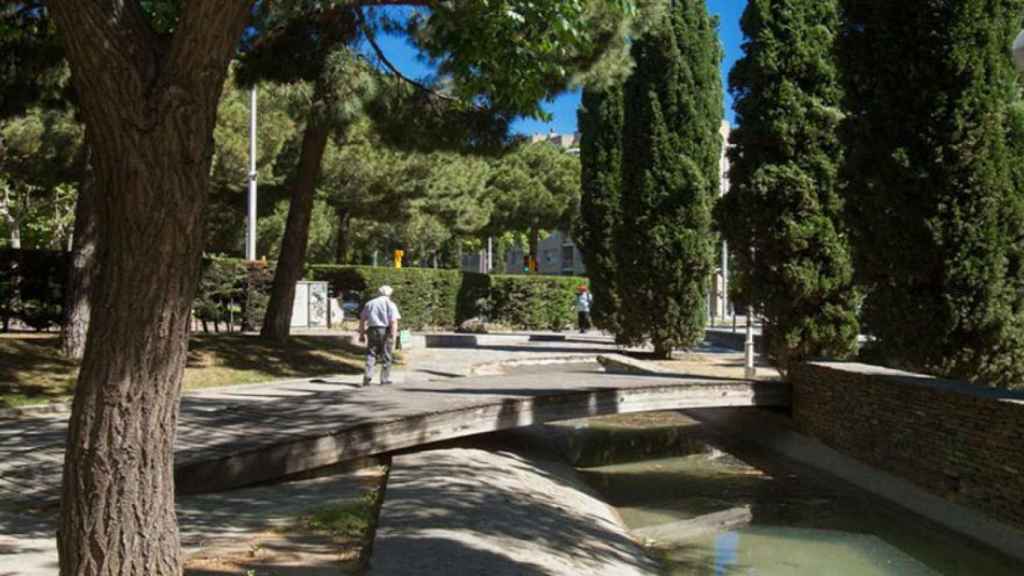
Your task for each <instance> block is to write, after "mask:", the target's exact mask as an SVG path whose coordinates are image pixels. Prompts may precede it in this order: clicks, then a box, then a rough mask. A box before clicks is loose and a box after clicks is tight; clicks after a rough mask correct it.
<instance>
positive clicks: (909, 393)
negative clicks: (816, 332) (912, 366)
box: [790, 362, 1024, 528]
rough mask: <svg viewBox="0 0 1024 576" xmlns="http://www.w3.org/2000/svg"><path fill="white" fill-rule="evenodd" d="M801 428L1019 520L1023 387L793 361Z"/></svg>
mask: <svg viewBox="0 0 1024 576" xmlns="http://www.w3.org/2000/svg"><path fill="white" fill-rule="evenodd" d="M790 376H791V381H792V384H793V419H794V422H795V424H796V426H797V428H798V429H799V431H800V432H802V433H804V434H806V435H809V436H813V437H815V438H817V439H818V440H820V441H822V442H823V443H825V444H827V445H828V446H830V447H832V448H834V449H836V450H839V451H840V452H843V453H845V454H847V455H849V456H852V457H854V458H856V459H858V460H860V461H862V462H865V463H867V464H870V465H872V466H874V467H876V468H879V469H882V470H885V471H887V472H891V473H893V474H895V475H897V476H900V477H902V478H905V479H907V480H909V481H910V482H913V483H914V484H916V485H918V486H920V487H922V488H924V489H925V490H927V491H929V492H931V493H933V494H936V495H938V496H941V497H943V498H945V499H946V500H949V501H951V502H954V503H957V504H960V505H963V506H967V507H970V508H973V509H976V510H978V511H980V512H982V513H984V514H986V515H988V516H990V517H992V518H994V519H996V520H999V521H1002V522H1004V523H1007V524H1009V525H1011V526H1015V527H1017V528H1024V394H1021V393H1014V392H1006V391H1001V390H992V389H985V388H978V387H975V386H971V385H968V384H964V383H961V382H954V381H949V380H941V379H937V378H931V377H928V376H922V375H917V374H911V373H908V372H900V371H897V370H889V369H886V368H879V367H876V366H868V365H865V364H852V363H826V362H819V363H810V364H803V365H800V366H797V367H794V368H793V369H792V371H791V374H790Z"/></svg>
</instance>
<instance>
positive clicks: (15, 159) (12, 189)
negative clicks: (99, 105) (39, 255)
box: [0, 107, 85, 249]
mask: <svg viewBox="0 0 1024 576" xmlns="http://www.w3.org/2000/svg"><path fill="white" fill-rule="evenodd" d="M83 138H84V130H83V128H82V126H81V124H79V123H78V122H77V121H76V120H75V118H74V116H73V115H72V114H71V113H70V112H68V111H62V110H56V109H44V108H39V107H33V108H30V109H29V110H27V111H26V112H25V113H24V114H22V115H19V116H14V117H10V118H7V119H2V120H0V232H3V240H0V242H3V241H6V239H7V238H8V237H14V236H19V237H20V238H21V247H25V248H48V249H59V248H61V247H63V246H66V245H67V243H68V238H69V236H70V234H71V229H72V226H73V223H74V205H75V197H76V196H77V188H78V182H79V180H80V179H81V175H82V171H83V168H84V161H85V154H84V151H83V148H82V147H83Z"/></svg>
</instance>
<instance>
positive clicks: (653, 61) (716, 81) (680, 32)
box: [616, 0, 723, 357]
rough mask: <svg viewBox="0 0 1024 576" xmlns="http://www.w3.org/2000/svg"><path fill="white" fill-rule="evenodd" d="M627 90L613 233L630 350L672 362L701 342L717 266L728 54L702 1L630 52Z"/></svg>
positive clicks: (623, 337)
mask: <svg viewBox="0 0 1024 576" xmlns="http://www.w3.org/2000/svg"><path fill="white" fill-rule="evenodd" d="M632 51H633V58H634V60H635V62H636V69H635V71H634V73H633V75H632V76H631V77H630V79H629V80H628V81H627V82H626V86H625V88H624V94H625V98H624V99H625V110H624V122H623V153H622V182H623V184H622V191H621V207H622V226H621V227H620V229H619V233H618V234H617V237H618V241H617V242H616V259H617V261H618V265H619V273H620V275H619V292H620V294H621V295H622V303H621V314H620V330H619V332H618V334H617V335H616V336H617V339H618V340H619V341H620V342H622V343H624V344H639V343H641V342H643V341H650V342H651V343H653V344H654V349H655V354H656V355H658V356H661V357H667V356H669V355H670V354H671V351H672V349H673V348H674V347H687V346H692V345H694V344H697V343H699V342H700V341H701V340H702V339H703V337H704V326H705V322H706V319H707V292H708V279H709V278H710V276H711V271H712V269H713V265H714V264H713V259H714V238H713V236H712V232H711V205H712V200H713V198H714V197H715V195H716V194H717V191H718V179H719V178H718V166H719V157H720V154H721V146H722V143H721V137H720V136H719V133H718V129H719V126H720V124H721V121H722V114H723V110H722V86H721V80H720V77H719V71H718V67H719V64H720V63H721V59H722V50H721V47H720V45H719V43H718V35H717V23H716V22H715V21H714V20H713V19H712V18H711V17H710V16H709V15H708V13H707V9H706V6H705V4H704V1H703V0H697V1H687V2H673V3H671V7H670V9H669V10H668V12H667V14H666V15H665V16H664V17H663V18H662V19H661V20H660V21H659V22H658V23H657V24H654V25H652V27H651V30H650V31H649V32H648V33H647V34H645V35H644V36H642V37H640V38H639V39H637V41H636V42H635V43H634V44H633V47H632Z"/></svg>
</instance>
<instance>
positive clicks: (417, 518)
mask: <svg viewBox="0 0 1024 576" xmlns="http://www.w3.org/2000/svg"><path fill="white" fill-rule="evenodd" d="M657 573H658V566H657V565H656V564H655V563H654V562H652V561H651V560H649V559H648V558H647V557H646V555H645V554H644V551H643V550H642V549H641V547H640V546H639V545H638V544H636V543H635V542H634V541H633V539H632V538H630V537H629V536H628V534H627V532H626V529H625V528H624V527H623V526H622V523H621V522H620V521H619V520H618V518H617V514H616V513H615V512H614V511H613V510H612V508H611V507H610V506H608V505H607V504H605V503H604V502H602V501H601V500H599V499H598V498H596V497H594V496H593V495H591V493H590V491H589V490H587V489H586V488H585V487H584V486H583V484H582V482H580V481H578V480H577V479H576V474H575V471H574V470H573V469H572V468H570V467H569V466H568V465H566V464H563V463H561V462H553V461H544V460H539V459H536V458H530V459H527V458H524V457H523V456H520V455H517V454H513V453H509V452H498V453H494V452H485V451H483V450H466V449H450V450H431V451H427V452H419V453H416V454H410V455H405V456H400V457H398V458H395V459H394V460H393V461H392V469H391V475H390V477H389V478H388V487H387V491H386V499H385V501H384V506H383V508H382V510H381V515H380V522H379V524H378V527H377V536H376V539H375V541H374V544H373V556H372V558H371V559H370V576H448V575H451V574H464V575H467V576H469V575H474V576H475V575H484V574H486V575H488V576H578V575H581V574H587V575H591V576H639V575H649V574H650V575H653V574H657Z"/></svg>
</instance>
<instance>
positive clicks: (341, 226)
mask: <svg viewBox="0 0 1024 576" xmlns="http://www.w3.org/2000/svg"><path fill="white" fill-rule="evenodd" d="M335 213H336V214H337V216H338V242H337V244H336V246H335V252H334V261H335V263H337V264H348V263H349V262H350V261H351V260H352V241H351V236H349V234H350V231H351V226H352V211H351V210H350V209H348V208H338V209H337V210H336V211H335Z"/></svg>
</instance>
